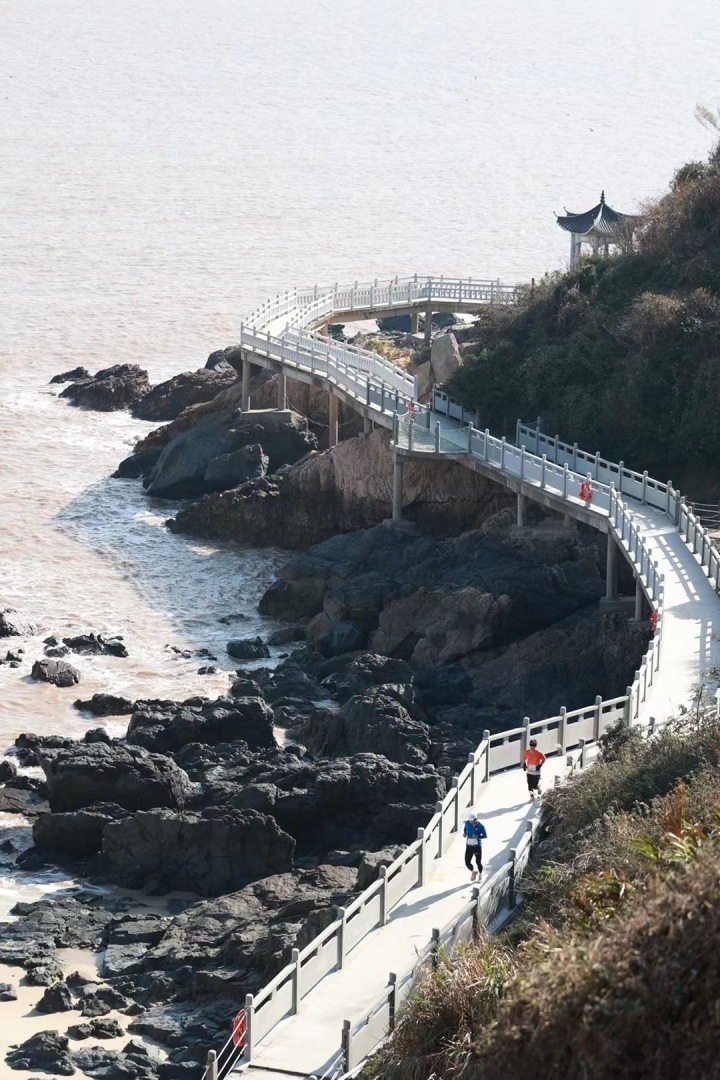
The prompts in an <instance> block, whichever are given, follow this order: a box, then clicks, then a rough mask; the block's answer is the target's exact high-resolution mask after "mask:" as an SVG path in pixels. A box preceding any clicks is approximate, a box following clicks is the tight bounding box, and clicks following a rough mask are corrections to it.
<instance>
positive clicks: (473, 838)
mask: <svg viewBox="0 0 720 1080" xmlns="http://www.w3.org/2000/svg"><path fill="white" fill-rule="evenodd" d="M463 836H464V837H465V865H466V866H467V868H468V870H471V871H472V874H471V876H470V880H471V881H477V879H478V875H479V874H482V842H483V840H485V839H487V833H486V831H485V826H484V825H483V823H482V821H480V819H479V818H478V816H477V814H476V813H475V812H474V811H473V813H472V814H471V815H470V817H469V818H468V820H467V821H466V822H465V828H464V829H463ZM473 858H474V859H475V864H476V866H477V870H473V864H472V861H473Z"/></svg>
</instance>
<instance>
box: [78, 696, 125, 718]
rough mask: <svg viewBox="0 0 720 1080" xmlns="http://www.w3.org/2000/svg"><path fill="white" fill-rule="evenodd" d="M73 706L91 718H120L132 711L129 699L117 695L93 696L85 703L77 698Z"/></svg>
mask: <svg viewBox="0 0 720 1080" xmlns="http://www.w3.org/2000/svg"><path fill="white" fill-rule="evenodd" d="M73 706H74V707H75V708H76V709H78V710H79V711H80V712H89V713H92V715H93V716H122V715H124V714H125V713H131V712H132V711H133V707H134V706H133V702H132V701H131V700H130V698H126V697H122V696H121V695H119V694H93V696H92V697H91V698H88V700H87V701H81V700H80V698H78V700H77V701H74V702H73Z"/></svg>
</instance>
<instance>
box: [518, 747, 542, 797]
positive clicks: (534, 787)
mask: <svg viewBox="0 0 720 1080" xmlns="http://www.w3.org/2000/svg"><path fill="white" fill-rule="evenodd" d="M544 764H545V755H544V754H543V752H542V750H538V748H537V739H531V740H530V745H529V747H528V748H527V750H526V751H525V753H524V754H523V769H524V770H525V775H526V776H527V786H528V791H529V792H530V798H531V799H534V798H535V793H536V792H537V794H538V795H539V794H540V770H541V769H542V767H543V765H544Z"/></svg>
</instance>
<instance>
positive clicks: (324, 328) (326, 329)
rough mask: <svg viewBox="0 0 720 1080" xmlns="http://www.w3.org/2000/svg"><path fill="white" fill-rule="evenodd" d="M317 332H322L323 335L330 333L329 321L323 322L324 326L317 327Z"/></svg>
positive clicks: (326, 335)
mask: <svg viewBox="0 0 720 1080" xmlns="http://www.w3.org/2000/svg"><path fill="white" fill-rule="evenodd" d="M318 334H322V336H323V337H328V336H329V334H330V323H325V325H324V326H321V327H319V328H318Z"/></svg>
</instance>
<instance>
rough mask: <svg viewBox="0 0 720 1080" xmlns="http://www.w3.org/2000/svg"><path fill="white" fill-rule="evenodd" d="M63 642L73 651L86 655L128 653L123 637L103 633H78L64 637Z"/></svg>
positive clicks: (123, 654) (121, 654) (122, 655)
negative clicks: (109, 636)
mask: <svg viewBox="0 0 720 1080" xmlns="http://www.w3.org/2000/svg"><path fill="white" fill-rule="evenodd" d="M63 644H64V645H67V647H68V649H70V651H71V652H75V653H81V654H82V655H84V656H120V657H123V658H124V657H126V656H127V655H128V651H127V647H126V646H125V645H124V644H123V641H122V638H119V637H111V638H108V637H104V636H103V635H102V634H93V633H90V634H76V635H75V636H73V637H65V638H63Z"/></svg>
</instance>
